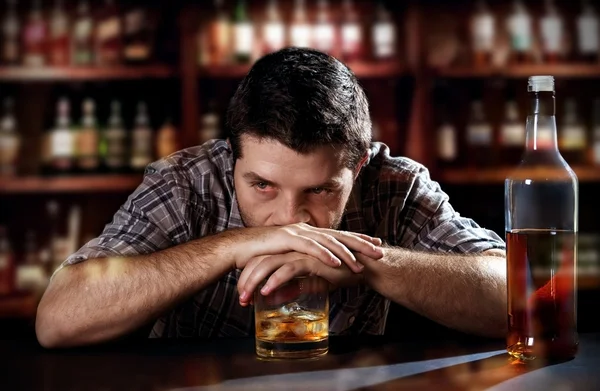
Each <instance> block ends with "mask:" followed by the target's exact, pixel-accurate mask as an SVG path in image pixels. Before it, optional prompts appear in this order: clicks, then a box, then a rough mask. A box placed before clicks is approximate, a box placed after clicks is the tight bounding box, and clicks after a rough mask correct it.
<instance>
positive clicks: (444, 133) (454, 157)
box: [437, 106, 458, 168]
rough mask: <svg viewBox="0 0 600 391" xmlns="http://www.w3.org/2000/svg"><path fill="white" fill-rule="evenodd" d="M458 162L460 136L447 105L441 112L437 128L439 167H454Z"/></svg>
mask: <svg viewBox="0 0 600 391" xmlns="http://www.w3.org/2000/svg"><path fill="white" fill-rule="evenodd" d="M457 164H458V137H457V135H456V126H454V124H453V123H452V121H451V120H450V118H449V115H448V110H447V107H446V106H443V107H442V109H441V114H440V122H439V125H438V128H437V165H438V166H439V167H442V168H444V167H453V166H456V165H457Z"/></svg>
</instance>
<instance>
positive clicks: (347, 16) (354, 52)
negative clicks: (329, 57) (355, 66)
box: [341, 0, 364, 61]
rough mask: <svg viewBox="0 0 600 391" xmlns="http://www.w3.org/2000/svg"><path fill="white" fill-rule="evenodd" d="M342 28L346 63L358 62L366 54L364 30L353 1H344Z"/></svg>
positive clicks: (342, 43)
mask: <svg viewBox="0 0 600 391" xmlns="http://www.w3.org/2000/svg"><path fill="white" fill-rule="evenodd" d="M342 10H343V16H342V18H343V19H342V26H341V40H342V42H341V48H342V59H343V60H344V61H356V60H359V59H361V58H362V56H363V54H364V38H363V29H362V25H361V23H360V17H359V16H358V13H357V12H356V9H355V7H354V2H353V1H352V0H344V3H343V6H342Z"/></svg>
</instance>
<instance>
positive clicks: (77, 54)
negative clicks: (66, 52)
mask: <svg viewBox="0 0 600 391" xmlns="http://www.w3.org/2000/svg"><path fill="white" fill-rule="evenodd" d="M72 34H73V35H72V39H71V61H72V63H73V65H91V64H92V63H93V62H94V19H93V18H92V15H91V14H90V6H89V2H88V1H87V0H79V5H78V7H77V15H76V18H75V21H74V23H73V32H72Z"/></svg>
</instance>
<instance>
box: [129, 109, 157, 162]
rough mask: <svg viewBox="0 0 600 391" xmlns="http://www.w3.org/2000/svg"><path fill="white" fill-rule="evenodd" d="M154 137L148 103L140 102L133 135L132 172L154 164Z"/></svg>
mask: <svg viewBox="0 0 600 391" xmlns="http://www.w3.org/2000/svg"><path fill="white" fill-rule="evenodd" d="M153 137H154V135H153V132H152V128H151V127H150V119H149V118H148V110H147V108H146V103H144V102H139V103H138V106H137V115H136V117H135V125H134V128H133V132H132V134H131V160H130V163H129V165H130V167H131V169H132V170H134V171H143V170H144V168H145V167H146V166H147V165H148V164H150V163H152V159H153V158H154V156H153V155H152V152H153V150H154V142H153Z"/></svg>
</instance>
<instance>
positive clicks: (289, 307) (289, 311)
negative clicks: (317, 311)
mask: <svg viewBox="0 0 600 391" xmlns="http://www.w3.org/2000/svg"><path fill="white" fill-rule="evenodd" d="M303 310H304V309H303V308H302V307H300V304H298V303H296V302H295V301H293V302H291V303H287V304H285V305H283V306H282V307H281V308H280V309H279V312H280V313H281V314H282V315H284V316H290V315H293V314H295V313H297V312H300V311H303Z"/></svg>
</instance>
